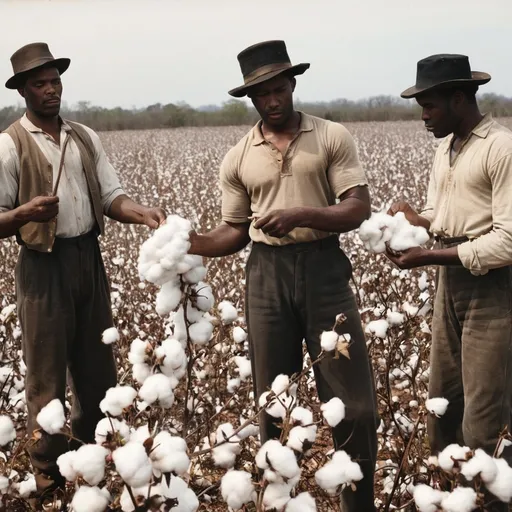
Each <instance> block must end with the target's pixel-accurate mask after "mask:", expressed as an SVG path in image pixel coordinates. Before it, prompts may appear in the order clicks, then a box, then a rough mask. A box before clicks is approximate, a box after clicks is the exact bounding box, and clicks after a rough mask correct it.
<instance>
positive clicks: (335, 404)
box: [320, 397, 345, 427]
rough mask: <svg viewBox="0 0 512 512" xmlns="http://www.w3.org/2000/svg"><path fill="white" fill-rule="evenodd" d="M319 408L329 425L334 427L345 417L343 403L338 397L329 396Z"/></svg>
mask: <svg viewBox="0 0 512 512" xmlns="http://www.w3.org/2000/svg"><path fill="white" fill-rule="evenodd" d="M320 409H321V411H322V415H323V417H324V418H325V421H327V423H328V424H329V426H330V427H335V426H336V425H338V423H339V422H340V421H342V420H343V419H344V418H345V404H344V403H343V402H342V401H341V400H340V399H339V398H338V397H334V398H331V399H330V400H329V401H328V402H327V403H325V404H322V406H321V407H320Z"/></svg>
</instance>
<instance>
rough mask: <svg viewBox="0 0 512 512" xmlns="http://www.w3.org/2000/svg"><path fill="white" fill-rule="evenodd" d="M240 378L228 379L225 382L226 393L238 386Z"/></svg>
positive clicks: (231, 391) (233, 390) (232, 391)
mask: <svg viewBox="0 0 512 512" xmlns="http://www.w3.org/2000/svg"><path fill="white" fill-rule="evenodd" d="M240 383H241V381H240V379H229V380H228V384H227V390H228V393H234V392H235V391H236V390H237V389H238V388H239V387H240Z"/></svg>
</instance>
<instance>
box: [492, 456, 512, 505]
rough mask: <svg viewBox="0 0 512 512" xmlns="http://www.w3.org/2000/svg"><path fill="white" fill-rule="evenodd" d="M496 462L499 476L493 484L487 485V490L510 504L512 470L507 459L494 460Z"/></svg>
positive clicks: (511, 498) (511, 497)
mask: <svg viewBox="0 0 512 512" xmlns="http://www.w3.org/2000/svg"><path fill="white" fill-rule="evenodd" d="M494 461H495V464H496V469H497V475H496V478H495V479H494V480H493V481H492V482H490V483H488V484H486V486H487V489H489V491H491V492H492V493H493V494H494V496H496V497H497V498H498V499H499V500H501V501H503V502H504V503H509V502H510V500H512V468H511V467H510V466H509V465H508V464H507V461H506V460H505V459H494Z"/></svg>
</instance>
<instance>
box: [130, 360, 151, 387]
mask: <svg viewBox="0 0 512 512" xmlns="http://www.w3.org/2000/svg"><path fill="white" fill-rule="evenodd" d="M132 373H133V378H134V379H135V380H136V381H137V382H138V383H139V384H144V382H145V381H146V379H147V378H148V377H149V376H150V375H151V368H150V367H149V365H147V364H145V363H142V364H134V365H133V367H132Z"/></svg>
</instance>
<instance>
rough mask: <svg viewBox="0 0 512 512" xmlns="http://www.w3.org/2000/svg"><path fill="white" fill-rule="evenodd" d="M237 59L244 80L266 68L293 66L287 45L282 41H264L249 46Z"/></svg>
mask: <svg viewBox="0 0 512 512" xmlns="http://www.w3.org/2000/svg"><path fill="white" fill-rule="evenodd" d="M237 59H238V62H239V64H240V69H241V71H242V75H243V76H244V78H246V77H247V76H249V75H251V74H253V73H254V72H255V71H257V70H258V69H261V68H263V67H265V66H269V65H276V64H283V66H291V62H290V57H289V56H288V51H287V50H286V44H285V42H284V41H281V40H273V41H264V42H262V43H257V44H254V45H252V46H249V47H248V48H246V49H245V50H242V51H241V52H240V53H239V54H238V56H237Z"/></svg>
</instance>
